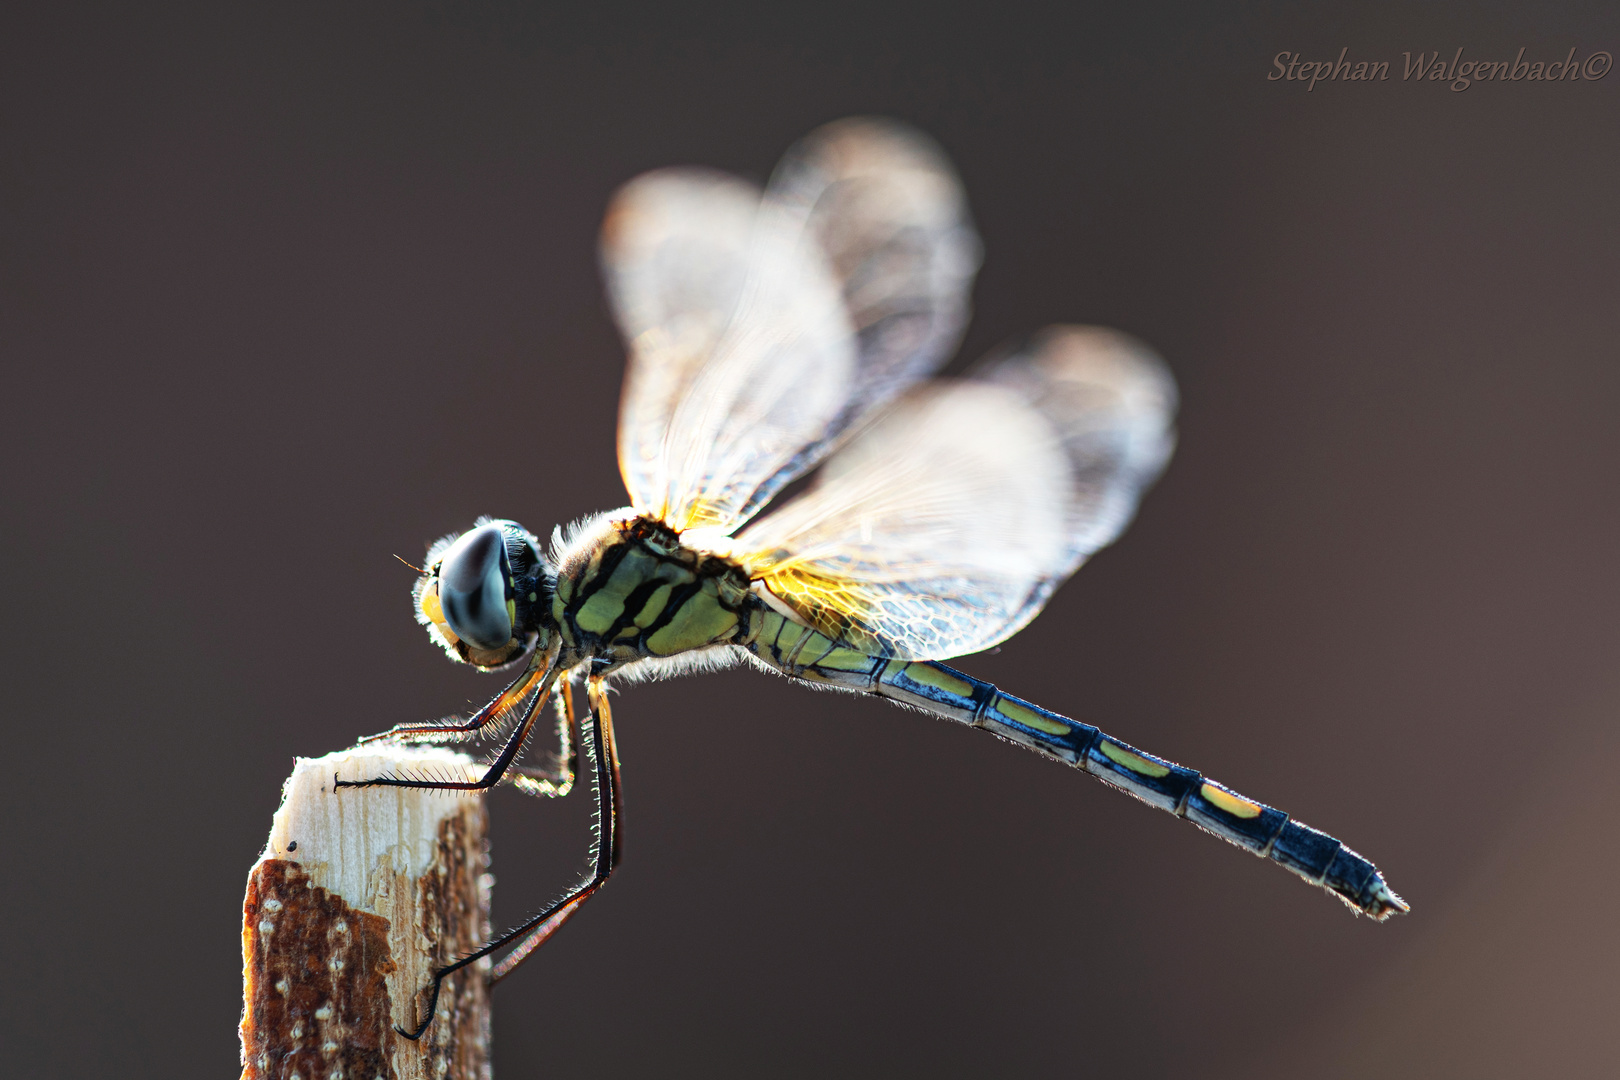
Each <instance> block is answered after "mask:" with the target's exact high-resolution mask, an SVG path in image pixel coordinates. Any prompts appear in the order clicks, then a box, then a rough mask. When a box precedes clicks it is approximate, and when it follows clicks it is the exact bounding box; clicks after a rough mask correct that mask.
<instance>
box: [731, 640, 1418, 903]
mask: <svg viewBox="0 0 1620 1080" xmlns="http://www.w3.org/2000/svg"><path fill="white" fill-rule="evenodd" d="M749 648H750V650H751V651H752V652H753V653H754V654H755V655H756V656H759V657H760V659H762V660H764V661H765V662H766V663H767V664H768V665H770V666H771V667H774V668H776V669H778V670H780V671H782V672H783V673H784V674H787V675H790V676H794V677H797V678H803V679H808V680H810V681H812V682H819V683H823V684H827V685H832V686H839V687H843V688H844V689H848V690H856V691H862V692H865V693H870V694H876V695H878V696H880V697H886V698H889V699H891V700H893V701H897V702H900V703H902V704H905V705H910V706H913V707H914V708H918V709H922V710H923V711H925V712H929V713H933V714H934V715H936V716H944V717H947V718H949V719H952V720H956V721H958V722H959V723H963V724H969V725H971V726H973V727H978V728H983V729H985V730H986V731H989V732H992V733H993V734H996V735H999V736H1001V737H1002V738H1004V739H1008V740H1010V741H1012V742H1015V743H1018V744H1019V745H1020V746H1024V747H1027V748H1029V749H1031V750H1034V751H1036V752H1037V753H1040V754H1042V755H1044V756H1046V757H1050V758H1054V759H1056V760H1058V761H1061V762H1064V763H1065V764H1068V765H1073V766H1076V767H1078V768H1081V769H1084V770H1085V771H1086V772H1088V773H1090V774H1091V775H1092V776H1095V777H1097V779H1099V780H1102V781H1103V782H1104V783H1107V784H1109V785H1110V786H1112V787H1115V788H1118V789H1119V790H1121V791H1124V792H1125V793H1127V794H1129V795H1134V796H1136V797H1137V798H1138V799H1141V800H1142V801H1143V802H1146V803H1149V804H1151V805H1153V806H1156V807H1158V808H1159V809H1161V810H1167V811H1169V812H1170V813H1172V814H1174V815H1176V816H1177V817H1180V818H1185V819H1186V820H1188V821H1190V822H1192V823H1193V824H1194V825H1197V826H1198V827H1199V828H1201V829H1203V830H1205V831H1206V832H1210V833H1213V834H1214V835H1216V836H1218V837H1220V838H1221V839H1223V840H1227V841H1229V842H1231V843H1233V844H1236V845H1237V846H1239V847H1241V848H1243V849H1245V850H1247V851H1249V852H1251V853H1253V854H1255V855H1258V856H1260V857H1261V858H1265V859H1270V860H1271V861H1272V862H1275V863H1278V864H1279V865H1281V866H1283V867H1284V868H1286V869H1288V870H1290V871H1292V872H1293V873H1295V874H1297V875H1299V876H1300V877H1302V878H1304V879H1305V880H1306V881H1308V882H1310V883H1311V884H1313V885H1319V886H1321V887H1322V888H1324V889H1327V890H1328V891H1329V892H1331V893H1333V894H1334V895H1335V896H1337V897H1339V899H1341V900H1343V901H1344V902H1345V903H1346V904H1348V905H1350V906H1351V907H1352V908H1354V909H1355V910H1357V911H1359V912H1361V913H1363V914H1365V915H1369V916H1371V917H1372V918H1374V919H1378V920H1380V921H1381V920H1383V919H1385V918H1387V917H1389V916H1390V915H1392V914H1394V913H1396V912H1398V911H1405V910H1406V904H1405V903H1404V902H1403V901H1402V900H1401V898H1400V897H1399V896H1397V895H1395V893H1394V892H1393V891H1391V890H1390V888H1389V885H1388V884H1387V883H1386V882H1385V881H1384V878H1383V875H1382V874H1380V873H1379V871H1378V868H1377V867H1376V866H1374V865H1373V864H1372V863H1371V862H1369V861H1367V860H1366V859H1364V858H1362V857H1361V856H1360V855H1358V854H1356V853H1355V852H1354V851H1352V850H1351V849H1350V848H1348V847H1346V846H1344V845H1343V844H1342V843H1340V842H1339V841H1338V840H1336V839H1334V838H1333V837H1331V836H1329V835H1327V834H1326V833H1323V832H1320V831H1318V830H1316V829H1313V828H1311V827H1310V826H1308V825H1305V824H1303V823H1301V822H1298V821H1295V820H1294V819H1293V818H1291V817H1290V816H1289V815H1288V814H1286V813H1284V812H1283V811H1281V810H1277V809H1275V808H1273V807H1270V806H1266V805H1265V804H1263V803H1259V802H1256V801H1254V800H1253V799H1250V798H1248V797H1247V796H1244V795H1240V794H1238V793H1237V792H1235V791H1233V790H1232V789H1231V788H1228V787H1226V786H1225V785H1223V784H1219V783H1217V782H1215V781H1213V780H1210V779H1207V778H1206V777H1204V775H1203V774H1202V773H1199V772H1198V771H1197V770H1195V769H1189V768H1186V767H1185V766H1182V765H1177V764H1176V763H1174V762H1172V761H1166V760H1165V759H1163V758H1159V757H1155V756H1154V755H1152V754H1148V753H1144V752H1143V751H1141V750H1138V749H1136V748H1135V747H1134V746H1131V745H1130V744H1129V743H1125V742H1122V741H1120V740H1119V739H1116V738H1114V737H1113V736H1111V735H1108V734H1106V733H1104V732H1103V731H1101V730H1099V729H1098V728H1095V727H1092V726H1091V725H1090V724H1082V723H1079V722H1077V721H1074V720H1071V719H1069V718H1068V717H1066V716H1062V715H1059V714H1058V713H1054V712H1051V711H1049V710H1047V709H1043V708H1041V707H1040V706H1039V705H1035V704H1033V703H1032V702H1028V701H1025V700H1023V699H1022V698H1018V697H1014V696H1013V695H1011V694H1006V693H1003V692H1002V691H1001V690H1000V689H999V688H998V687H996V686H995V685H994V684H992V683H988V682H985V681H984V680H982V679H975V678H973V677H972V676H971V675H966V674H963V673H962V672H960V671H957V670H955V669H954V668H949V667H946V666H945V665H944V664H940V663H936V662H934V661H932V660H903V659H897V658H889V657H882V656H873V655H869V654H867V653H864V652H861V651H860V650H857V649H852V648H849V647H847V646H844V645H842V644H840V643H838V642H836V641H833V640H831V639H829V638H827V637H826V636H825V635H823V634H821V633H819V632H817V631H815V630H811V629H809V628H807V627H803V626H800V625H798V624H796V623H794V622H792V621H791V620H788V619H785V618H783V617H782V616H781V615H780V614H778V613H776V612H774V611H773V612H771V613H770V614H769V615H767V616H766V618H765V620H764V626H763V627H762V632H761V633H760V634H759V635H758V637H757V638H756V639H755V640H754V642H753V643H751V644H750V645H749Z"/></svg>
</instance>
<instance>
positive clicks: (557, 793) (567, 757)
mask: <svg viewBox="0 0 1620 1080" xmlns="http://www.w3.org/2000/svg"><path fill="white" fill-rule="evenodd" d="M555 690H556V693H557V697H556V702H557V743H558V749H557V750H556V751H555V752H552V751H547V753H549V754H551V755H552V757H553V758H555V759H556V765H554V766H553V767H552V768H549V769H544V768H538V767H535V766H525V765H514V766H512V767H511V768H510V769H508V770H507V771H506V779H507V782H508V783H510V784H511V785H512V786H513V787H514V788H516V789H517V790H519V791H521V792H523V793H524V794H525V795H533V796H535V797H536V798H542V799H560V798H562V797H563V796H565V795H567V794H568V793H569V792H570V791H573V790H574V777H575V775H576V774H577V773H578V772H579V717H578V716H577V715H576V714H575V713H574V687H573V683H572V682H571V681H570V680H569V678H568V677H567V676H566V675H565V676H563V678H561V679H559V680H558V681H557V684H556V686H555Z"/></svg>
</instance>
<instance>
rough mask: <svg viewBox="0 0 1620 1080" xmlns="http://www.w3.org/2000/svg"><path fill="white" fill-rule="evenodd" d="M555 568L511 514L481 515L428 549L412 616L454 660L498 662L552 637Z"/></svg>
mask: <svg viewBox="0 0 1620 1080" xmlns="http://www.w3.org/2000/svg"><path fill="white" fill-rule="evenodd" d="M555 581H556V572H555V571H554V570H553V569H552V567H551V564H550V563H549V562H547V561H546V557H545V555H544V554H542V553H541V550H540V545H539V543H538V542H537V541H536V540H535V538H534V535H533V534H532V533H530V532H529V531H528V530H527V529H525V528H524V527H523V526H521V525H519V524H518V523H517V522H515V521H505V520H497V519H491V518H480V519H479V520H478V523H477V524H476V525H475V526H474V527H473V528H472V529H471V530H470V531H468V532H464V533H462V534H460V535H459V536H457V535H454V534H452V535H450V536H446V537H445V538H444V539H442V540H440V541H439V542H438V543H436V544H434V545H433V546H432V547H431V548H429V549H428V557H427V571H426V572H425V573H424V574H423V575H422V576H421V577H420V578H419V579H417V582H416V589H415V591H414V592H413V594H412V596H413V598H414V600H415V602H416V620H417V622H420V623H421V624H422V625H423V626H426V627H427V629H428V636H429V637H431V638H432V639H433V640H434V641H435V642H436V643H438V644H439V645H440V646H442V647H443V648H444V651H445V652H446V653H448V654H449V655H450V658H451V659H452V660H459V661H462V662H464V663H468V664H473V665H475V666H477V667H480V668H494V667H500V666H501V665H503V664H507V663H510V662H512V661H513V660H516V659H518V658H519V657H521V656H523V655H525V654H526V653H527V652H528V651H529V649H530V648H531V647H533V646H534V645H536V644H538V645H539V647H540V648H545V647H547V645H548V644H549V643H550V636H551V630H550V626H551V624H552V619H551V593H552V587H553V585H554V583H555Z"/></svg>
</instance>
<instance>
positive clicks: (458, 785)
mask: <svg viewBox="0 0 1620 1080" xmlns="http://www.w3.org/2000/svg"><path fill="white" fill-rule="evenodd" d="M549 692H550V688H549V687H544V686H542V687H541V688H540V690H539V691H538V692H537V693H536V694H535V695H534V696H533V697H532V698H530V699H529V704H528V705H527V706H526V707H525V708H524V710H523V713H522V715H521V716H520V717H519V719H518V722H517V726H516V727H514V728H513V730H512V734H511V735H509V736H507V739H506V745H505V746H503V747H501V752H500V753H499V754H498V755H496V757H495V760H494V761H492V762H490V764H489V768H488V769H487V770H486V771H485V772H484V775H483V776H482V777H480V778H479V779H477V780H424V779H420V778H417V777H410V776H374V777H371V778H369V779H366V780H339V779H337V778H336V777H333V781H332V782H333V786H335V787H340V788H346V787H405V788H431V789H433V790H435V791H486V790H488V789H489V788H492V787H494V786H495V785H496V784H498V783H500V782H501V778H502V777H504V776H505V775H506V774H507V772H508V771H509V770H510V769H511V768H512V763H513V762H514V761H516V760H517V756H518V754H519V753H520V752H522V750H523V743H524V741H525V740H527V739H528V737H529V732H530V731H532V730H533V729H534V717H535V714H536V713H538V712H539V711H540V703H541V702H542V701H544V700H545V699H546V696H547V695H548V693H549Z"/></svg>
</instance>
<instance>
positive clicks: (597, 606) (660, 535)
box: [552, 517, 766, 666]
mask: <svg viewBox="0 0 1620 1080" xmlns="http://www.w3.org/2000/svg"><path fill="white" fill-rule="evenodd" d="M765 610H766V609H765V607H764V604H763V603H762V602H761V601H760V600H759V599H758V598H757V597H756V596H754V595H753V594H752V593H751V592H749V589H748V574H747V572H746V571H745V570H743V568H742V567H740V566H738V565H737V564H736V563H734V562H732V561H731V560H730V559H726V558H722V557H720V556H718V555H711V554H707V553H705V552H701V551H694V550H692V549H691V548H687V547H683V546H682V545H681V542H680V537H679V536H678V535H676V533H675V531H674V530H673V529H671V528H670V527H669V526H667V525H665V524H663V523H662V522H660V521H656V520H654V519H652V518H647V517H636V518H631V519H629V520H625V521H617V522H614V523H613V524H612V526H611V528H610V529H609V530H608V531H607V532H606V533H605V534H604V535H603V537H602V538H601V540H600V541H599V542H597V543H595V544H593V545H592V546H591V547H590V548H589V550H587V551H584V552H581V553H580V554H579V556H578V557H576V558H574V559H571V560H570V561H569V562H568V564H566V565H564V566H561V567H559V568H558V573H557V589H556V593H555V595H554V597H553V599H552V615H553V616H554V617H555V619H556V621H557V627H558V631H559V633H561V635H562V639H563V648H564V651H565V652H566V653H571V654H572V655H576V656H579V657H581V658H583V657H593V658H595V659H597V660H605V661H608V662H610V663H612V664H613V665H614V666H617V665H618V664H623V663H629V662H631V661H633V660H640V659H645V658H647V657H660V656H674V655H676V654H677V653H683V652H688V651H690V650H692V649H701V648H705V647H708V646H711V645H721V644H726V643H729V642H734V641H738V640H740V639H746V638H747V637H748V636H749V631H750V630H753V629H757V624H758V622H759V620H760V619H761V618H763V615H764V612H765Z"/></svg>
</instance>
